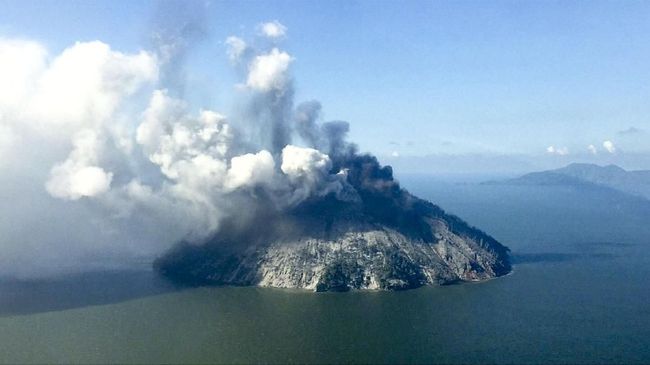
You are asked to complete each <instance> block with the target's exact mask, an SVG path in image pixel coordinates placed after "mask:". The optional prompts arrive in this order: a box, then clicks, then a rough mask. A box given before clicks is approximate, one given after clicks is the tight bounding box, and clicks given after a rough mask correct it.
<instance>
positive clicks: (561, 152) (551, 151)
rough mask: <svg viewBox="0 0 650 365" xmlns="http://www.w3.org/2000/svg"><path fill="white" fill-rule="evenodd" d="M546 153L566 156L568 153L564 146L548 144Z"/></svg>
mask: <svg viewBox="0 0 650 365" xmlns="http://www.w3.org/2000/svg"><path fill="white" fill-rule="evenodd" d="M546 153H548V154H551V155H558V156H566V155H568V154H569V149H568V148H566V147H555V146H548V147H546Z"/></svg>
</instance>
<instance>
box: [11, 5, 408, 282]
mask: <svg viewBox="0 0 650 365" xmlns="http://www.w3.org/2000/svg"><path fill="white" fill-rule="evenodd" d="M168 11H169V10H168ZM194 16H195V14H194V13H190V15H188V16H187V17H186V18H187V19H189V20H188V22H186V23H183V22H181V23H180V24H179V26H178V27H171V28H169V27H163V28H164V29H165V32H162V33H160V34H159V35H158V38H156V39H158V40H160V43H157V44H156V45H155V47H154V49H153V50H151V51H144V50H143V51H140V52H137V53H131V54H127V53H122V52H119V51H116V50H113V49H112V48H111V47H110V46H109V45H107V44H105V43H102V42H100V41H95V42H79V43H76V44H74V45H72V46H70V47H68V48H67V49H65V50H64V51H63V52H62V53H61V54H58V55H51V54H49V53H48V51H47V50H46V48H45V47H44V46H43V45H41V44H39V43H37V42H32V41H25V40H15V39H0V76H1V78H2V79H4V78H5V76H6V77H11V79H12V80H13V81H15V82H14V83H12V86H9V85H7V84H1V85H0V106H1V107H2V109H1V110H0V111H1V112H0V132H1V133H2V138H0V153H1V154H0V194H2V196H1V199H0V201H1V202H2V203H0V204H1V205H0V213H1V214H2V215H3V216H4V217H6V218H5V219H3V220H2V221H0V231H2V232H3V236H2V237H0V275H14V276H38V275H49V274H52V273H57V272H62V271H74V270H87V269H92V268H95V267H106V266H129V265H134V264H136V263H138V262H142V261H146V262H150V261H151V260H152V259H153V258H155V257H156V256H158V255H160V254H162V253H163V252H165V251H166V250H168V249H169V248H170V247H171V246H172V245H173V244H175V243H177V242H180V241H185V242H190V243H193V244H202V243H203V242H206V241H208V240H212V241H214V240H215V237H216V238H217V240H219V237H235V236H237V235H242V236H245V237H247V240H248V241H249V242H256V241H257V240H259V239H260V237H253V236H255V233H254V232H257V231H259V230H258V229H257V228H255V229H253V227H255V226H257V225H259V223H260V222H263V221H265V217H280V216H282V215H283V214H284V213H286V212H289V211H300V207H301V205H304V204H312V203H313V202H314V201H320V200H335V201H338V202H344V203H346V202H347V203H358V202H361V201H363V202H364V204H365V206H366V208H367V209H368V210H369V211H373V212H379V213H376V214H380V215H381V214H383V215H385V217H382V218H385V219H389V220H390V219H403V220H405V222H406V221H409V220H412V219H410V218H409V219H407V218H408V217H401V216H400V217H401V218H393V217H392V215H391V214H393V215H394V212H395V210H394V207H395V206H401V207H403V206H409V204H412V202H411V201H410V198H409V196H410V195H408V194H405V192H404V191H403V190H402V189H401V188H400V187H399V184H398V183H397V182H396V181H394V180H393V176H392V170H391V168H390V167H382V166H381V165H380V164H379V162H378V161H377V159H376V158H375V157H373V156H370V155H362V154H358V152H357V148H356V146H355V145H354V144H353V143H350V142H348V141H347V140H346V137H347V133H348V131H349V128H350V127H349V124H348V123H347V122H344V121H323V120H322V115H321V109H322V106H321V105H320V103H319V102H318V101H314V100H312V101H307V102H302V103H298V104H297V106H296V105H295V101H294V85H293V79H292V76H291V64H292V63H293V62H294V58H293V57H292V56H291V55H289V54H288V53H287V52H286V51H283V50H282V49H280V46H279V44H278V43H279V41H280V40H281V39H282V38H284V37H285V35H286V31H287V29H286V27H284V26H283V25H282V24H280V23H279V22H277V21H276V22H272V23H266V25H267V26H268V27H266V28H262V29H263V33H264V34H263V35H264V36H265V37H270V38H272V39H273V41H274V42H273V43H272V44H271V45H270V46H269V47H268V48H261V49H255V48H252V47H250V46H248V44H249V43H248V42H246V41H244V40H243V39H241V38H237V37H235V36H232V37H229V38H228V40H227V42H226V45H227V47H228V49H227V52H226V53H227V56H228V57H229V58H230V59H231V61H233V64H234V65H235V66H236V67H240V70H242V69H243V70H244V71H245V72H243V73H242V80H241V83H240V84H239V85H238V88H239V89H240V91H241V93H242V101H241V105H242V108H241V109H242V110H241V111H240V113H238V114H237V115H233V116H226V115H224V114H222V113H219V112H218V111H213V110H205V109H203V110H199V111H198V112H195V111H193V109H192V107H191V105H189V104H188V103H187V102H186V101H184V100H183V99H182V98H181V95H182V94H183V92H182V90H183V88H184V87H185V85H184V80H183V79H182V77H181V78H179V79H173V78H171V77H173V76H172V75H174V74H178V75H181V76H182V74H183V72H182V65H183V63H184V58H185V57H186V55H187V52H188V51H189V49H190V48H191V47H192V44H193V43H195V42H197V41H199V40H200V39H201V38H202V37H204V36H205V31H204V29H205V28H204V27H203V25H202V24H204V20H202V19H201V18H200V17H199V18H197V19H198V20H197V19H194V18H193V17H194ZM269 24H270V25H269ZM250 44H254V43H250ZM224 56H226V55H224ZM142 95H145V96H146V97H144V98H143V97H142ZM373 214H375V213H373ZM267 221H268V220H267ZM276 221H277V220H276ZM398 223H399V224H401V223H403V222H401V221H400V222H396V224H398ZM416 228H417V227H416Z"/></svg>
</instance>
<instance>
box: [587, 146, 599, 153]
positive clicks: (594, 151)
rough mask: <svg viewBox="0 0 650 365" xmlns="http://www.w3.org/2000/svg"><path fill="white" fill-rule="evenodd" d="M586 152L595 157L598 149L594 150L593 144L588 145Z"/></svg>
mask: <svg viewBox="0 0 650 365" xmlns="http://www.w3.org/2000/svg"><path fill="white" fill-rule="evenodd" d="M587 150H588V151H589V153H591V154H592V155H597V154H598V149H596V146H594V145H593V144H590V145H589V146H587Z"/></svg>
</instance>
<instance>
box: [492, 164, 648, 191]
mask: <svg viewBox="0 0 650 365" xmlns="http://www.w3.org/2000/svg"><path fill="white" fill-rule="evenodd" d="M489 183H490V184H512V185H570V186H577V185H590V186H599V187H605V188H610V189H614V190H618V191H620V192H624V193H627V194H632V195H636V196H641V197H644V198H646V199H650V170H637V171H626V170H624V169H623V168H621V167H619V166H616V165H607V166H599V165H594V164H586V163H573V164H570V165H568V166H566V167H562V168H559V169H555V170H548V171H541V172H533V173H529V174H526V175H523V176H521V177H518V178H514V179H509V180H504V181H496V182H494V181H493V182H489Z"/></svg>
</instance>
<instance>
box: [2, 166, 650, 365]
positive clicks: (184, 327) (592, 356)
mask: <svg viewBox="0 0 650 365" xmlns="http://www.w3.org/2000/svg"><path fill="white" fill-rule="evenodd" d="M404 182H405V185H406V186H407V187H408V188H409V189H410V190H411V191H412V192H414V193H415V194H417V195H419V196H421V197H424V198H427V199H430V200H432V201H433V202H435V203H437V204H439V205H440V206H442V207H443V208H444V209H446V210H447V211H449V212H452V213H455V214H457V215H459V216H461V217H462V218H464V219H465V220H467V221H469V222H470V223H471V224H473V225H476V226H478V227H480V228H481V229H483V230H485V231H486V232H489V233H490V234H492V235H493V236H495V237H496V238H497V239H498V240H500V241H501V242H503V243H504V244H506V245H508V246H509V247H510V248H511V249H512V253H513V258H514V262H515V269H514V272H513V274H511V275H509V276H506V277H503V278H499V279H496V280H491V281H488V282H484V283H479V284H462V285H453V286H447V287H425V288H421V289H417V290H410V291H405V292H349V293H318V294H316V293H311V292H305V291H296V290H278V289H262V288H228V287H226V288H198V289H184V290H182V289H179V288H175V287H173V286H171V285H170V284H168V283H166V282H165V281H164V280H162V279H160V278H157V277H156V276H155V275H154V274H152V273H151V272H147V271H133V272H111V273H93V274H85V275H76V276H70V277H66V278H60V279H53V280H51V281H48V282H42V281H41V282H34V281H31V282H25V281H22V282H20V281H8V280H4V281H0V362H7V363H15V362H49V363H51V362H84V363H88V362H101V363H107V362H137V363H142V362H237V363H241V362H321V363H322V362H328V363H331V362H350V361H352V362H363V363H368V362H373V363H376V362H388V363H394V362H445V363H454V362H459V363H461V362H462V363H467V362H490V363H522V362H529V363H540V362H544V363H567V362H570V363H612V362H620V363H631V362H638V363H648V362H650V254H648V248H650V202H648V201H644V200H641V199H636V198H629V197H626V196H623V195H619V194H615V193H611V192H607V191H600V190H589V191H584V190H582V191H581V190H575V189H572V188H558V187H513V186H490V185H478V184H453V183H447V182H441V181H436V180H435V179H433V178H431V177H424V176H421V177H410V178H408V179H404Z"/></svg>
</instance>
